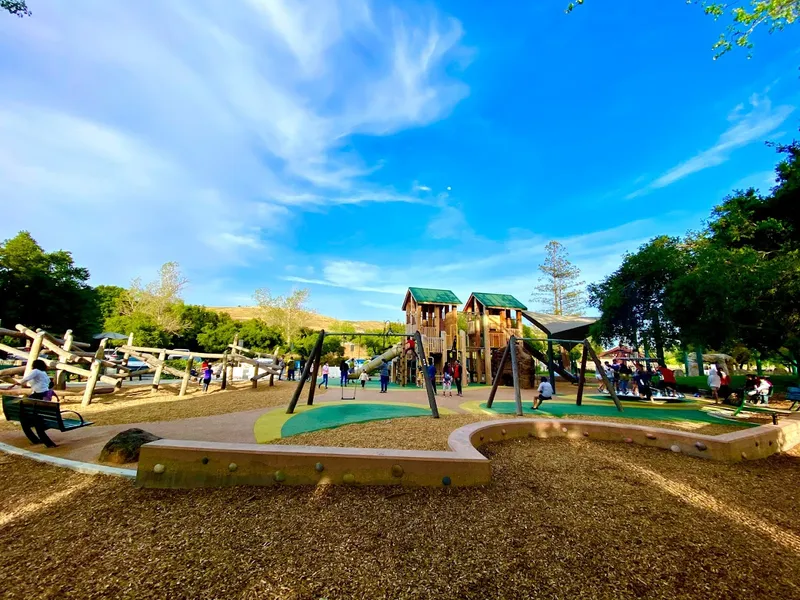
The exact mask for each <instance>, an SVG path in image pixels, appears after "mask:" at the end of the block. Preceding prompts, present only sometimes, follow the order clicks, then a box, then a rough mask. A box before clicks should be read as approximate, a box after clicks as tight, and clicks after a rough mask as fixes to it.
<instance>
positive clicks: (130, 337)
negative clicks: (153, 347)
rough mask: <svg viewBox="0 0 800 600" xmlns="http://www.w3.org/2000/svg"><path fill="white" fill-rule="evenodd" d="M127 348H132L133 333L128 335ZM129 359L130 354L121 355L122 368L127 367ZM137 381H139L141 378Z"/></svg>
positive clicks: (118, 370)
mask: <svg viewBox="0 0 800 600" xmlns="http://www.w3.org/2000/svg"><path fill="white" fill-rule="evenodd" d="M128 346H133V332H132V331H131V332H130V333H129V334H128ZM130 357H131V354H130V352H124V353H123V354H122V364H123V365H124V366H126V367H127V366H128V359H129V358H130ZM162 360H163V358H162ZM119 372H120V369H117V373H119ZM139 379H140V380H141V377H140V378H139ZM154 389H155V388H154Z"/></svg>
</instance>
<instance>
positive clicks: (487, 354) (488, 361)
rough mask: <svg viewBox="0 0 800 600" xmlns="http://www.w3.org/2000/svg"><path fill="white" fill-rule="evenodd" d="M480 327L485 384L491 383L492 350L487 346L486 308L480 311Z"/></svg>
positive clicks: (488, 336) (487, 319) (487, 321)
mask: <svg viewBox="0 0 800 600" xmlns="http://www.w3.org/2000/svg"><path fill="white" fill-rule="evenodd" d="M481 328H482V329H483V362H484V365H485V373H486V385H489V384H491V383H492V350H491V347H490V346H489V338H490V337H491V336H490V335H489V316H488V315H487V314H486V309H484V310H483V312H482V313H481Z"/></svg>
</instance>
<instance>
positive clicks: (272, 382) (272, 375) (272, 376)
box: [269, 373, 275, 387]
mask: <svg viewBox="0 0 800 600" xmlns="http://www.w3.org/2000/svg"><path fill="white" fill-rule="evenodd" d="M274 385H275V373H270V374H269V387H273V386H274Z"/></svg>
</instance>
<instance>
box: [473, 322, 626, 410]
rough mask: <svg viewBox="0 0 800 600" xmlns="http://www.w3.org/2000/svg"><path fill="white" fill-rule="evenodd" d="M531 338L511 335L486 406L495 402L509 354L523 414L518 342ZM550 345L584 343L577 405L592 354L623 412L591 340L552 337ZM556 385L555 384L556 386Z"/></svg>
mask: <svg viewBox="0 0 800 600" xmlns="http://www.w3.org/2000/svg"><path fill="white" fill-rule="evenodd" d="M531 339H535V338H518V337H516V336H513V335H512V336H511V337H510V338H509V340H508V344H507V345H506V348H505V350H504V351H503V358H502V359H501V360H500V366H499V368H498V370H497V373H496V374H495V378H494V383H493V384H492V390H491V392H489V400H488V401H487V402H486V407H487V408H491V407H492V403H493V402H494V397H495V394H496V393H497V385H498V384H499V383H500V377H498V375H499V374H500V373H502V372H503V368H504V367H505V364H506V360H507V359H508V357H509V356H511V372H512V376H513V379H514V402H515V404H516V414H517V416H519V417H521V416H522V394H521V392H520V385H519V379H520V374H519V364H518V362H519V361H518V357H517V352H518V349H517V342H525V341H530V340H531ZM545 341H547V343H548V346H549V347H551V348H552V344H553V343H554V342H557V343H569V344H572V345H573V346H575V345H578V344H582V345H583V353H582V355H581V366H580V371H579V374H578V394H577V400H576V402H575V404H576V405H578V406H580V405H581V403H582V402H583V391H584V387H585V386H586V362H587V359H588V358H589V357H590V356H591V358H592V361H593V362H594V364H595V368H596V369H597V372H598V373H600V375H601V377H602V379H603V383H605V385H606V389H608V390H609V394H610V395H611V399H612V400H613V401H614V404H615V405H616V407H617V410H618V411H619V412H622V404H620V401H619V398H618V397H617V393H616V391H615V390H614V385H613V383H612V382H610V381H609V380H608V377H606V373H605V370H604V369H603V365H602V363H601V362H600V359H599V358H598V357H597V353H595V351H594V349H593V348H592V345H591V344H590V343H589V340H587V339H584V340H562V339H550V338H548V339H547V340H545ZM550 377H551V379H550V381H551V382H552V381H553V375H552V371H551V375H550ZM554 387H555V386H554Z"/></svg>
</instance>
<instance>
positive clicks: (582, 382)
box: [575, 342, 589, 406]
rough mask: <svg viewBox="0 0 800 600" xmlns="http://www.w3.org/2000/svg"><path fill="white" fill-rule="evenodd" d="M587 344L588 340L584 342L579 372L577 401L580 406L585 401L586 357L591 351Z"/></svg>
mask: <svg viewBox="0 0 800 600" xmlns="http://www.w3.org/2000/svg"><path fill="white" fill-rule="evenodd" d="M586 346H587V342H584V343H583V352H582V353H581V372H580V373H579V374H578V399H577V400H576V402H575V404H577V405H578V406H580V405H581V402H583V387H584V386H585V385H586V359H587V358H588V357H589V351H588V350H587V349H586Z"/></svg>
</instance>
